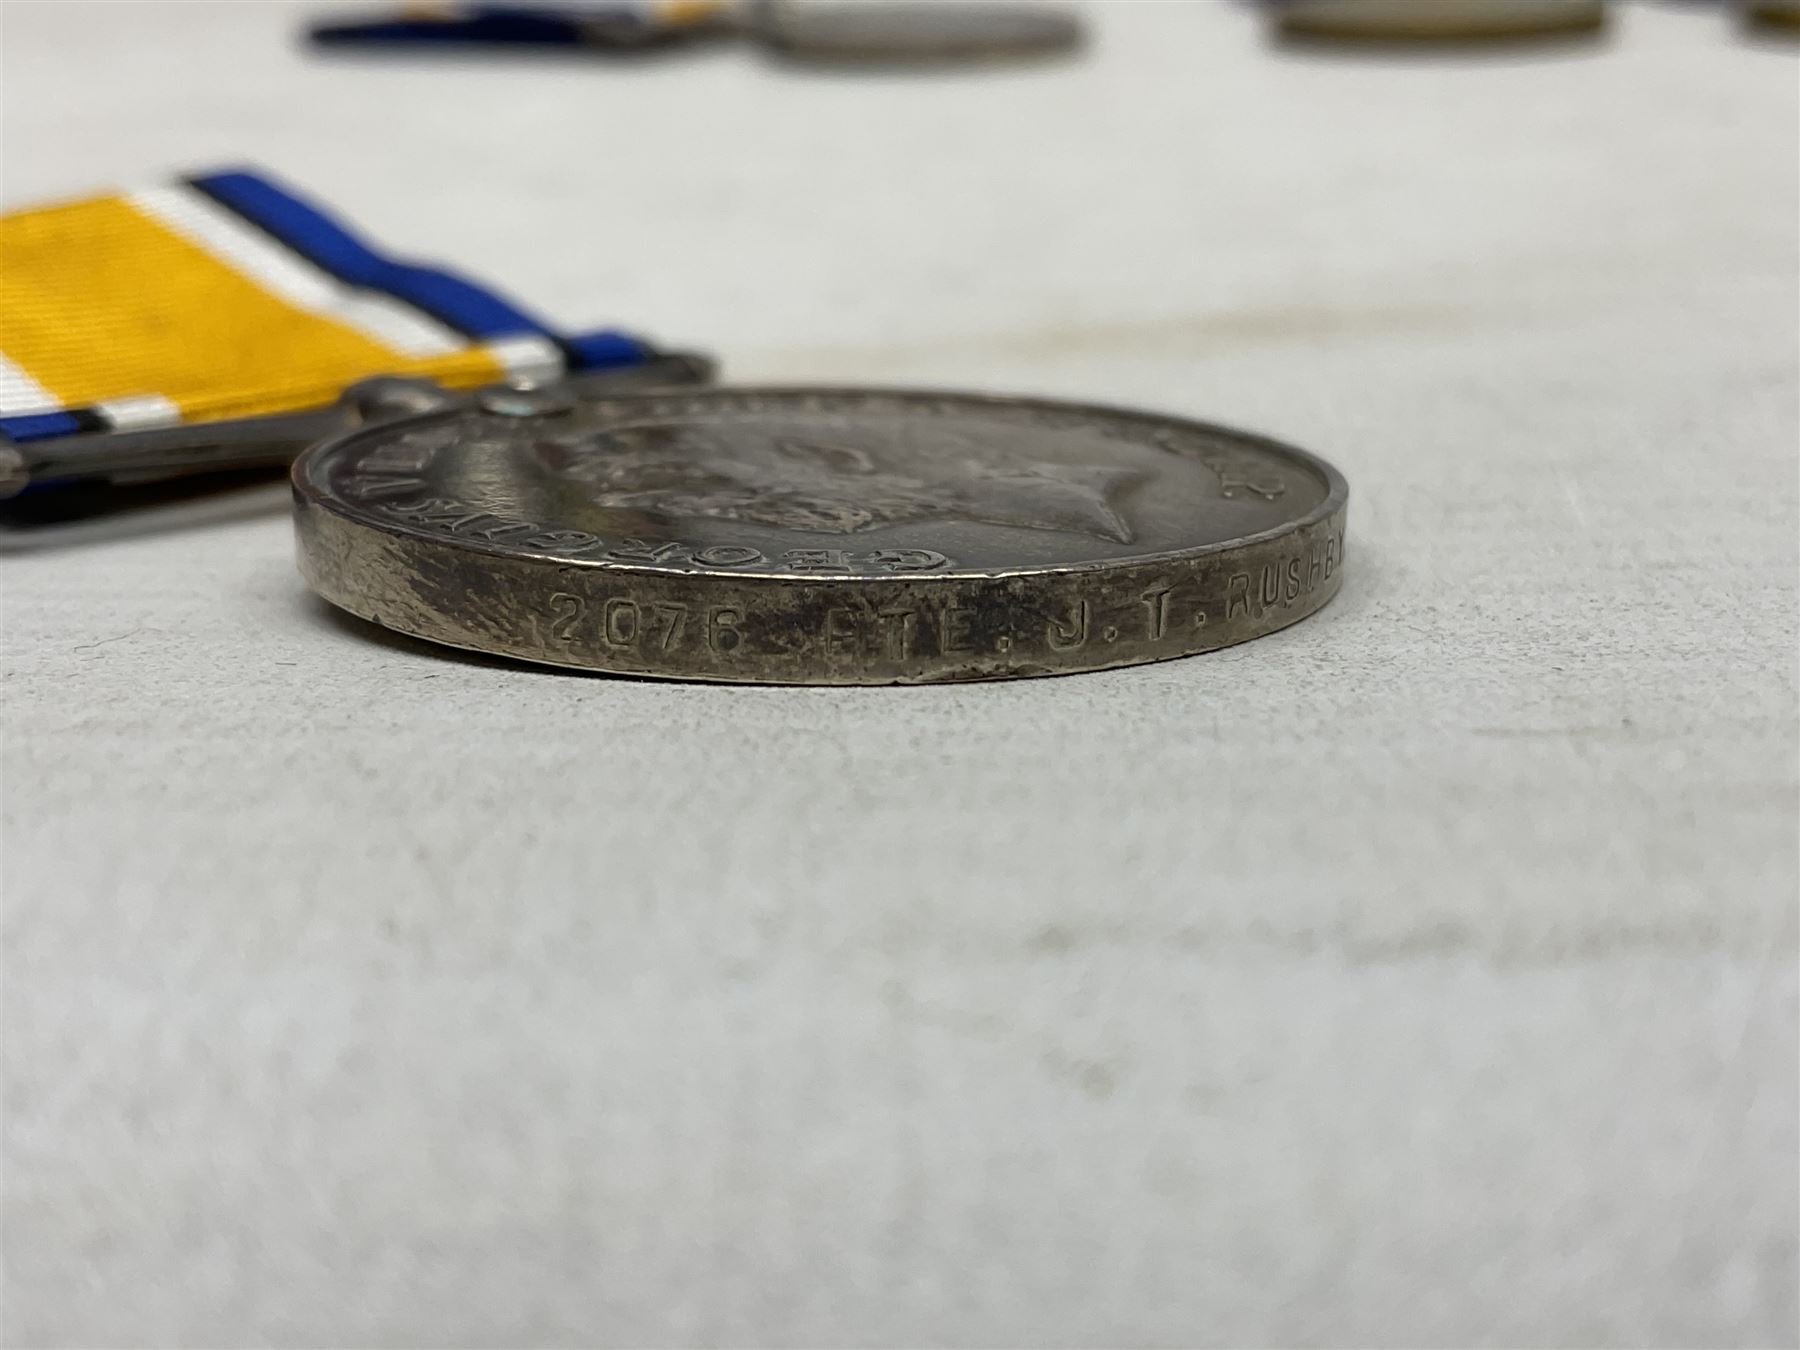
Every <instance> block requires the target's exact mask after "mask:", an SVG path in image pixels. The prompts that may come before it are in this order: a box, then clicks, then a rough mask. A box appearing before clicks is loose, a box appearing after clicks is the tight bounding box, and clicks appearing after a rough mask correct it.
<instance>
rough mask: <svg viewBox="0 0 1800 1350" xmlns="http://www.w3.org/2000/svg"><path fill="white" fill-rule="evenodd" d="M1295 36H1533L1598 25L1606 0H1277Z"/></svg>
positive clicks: (1404, 38)
mask: <svg viewBox="0 0 1800 1350" xmlns="http://www.w3.org/2000/svg"><path fill="white" fill-rule="evenodd" d="M1275 13H1276V17H1277V20H1278V22H1279V23H1280V26H1281V30H1282V31H1283V32H1284V33H1288V34H1292V35H1294V36H1296V37H1320V38H1345V39H1367V40H1370V41H1377V42H1381V41H1395V42H1411V41H1419V42H1429V41H1433V40H1442V41H1450V42H1459V41H1479V40H1484V39H1497V38H1529V37H1541V36H1548V35H1551V34H1556V33H1570V32H1582V31H1586V30H1589V29H1593V28H1598V27H1599V26H1600V25H1601V24H1602V23H1603V22H1604V21H1605V18H1606V7H1605V4H1604V3H1603V0H1278V4H1277V8H1276V11H1275Z"/></svg>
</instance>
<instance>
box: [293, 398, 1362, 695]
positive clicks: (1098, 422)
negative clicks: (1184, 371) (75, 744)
mask: <svg viewBox="0 0 1800 1350" xmlns="http://www.w3.org/2000/svg"><path fill="white" fill-rule="evenodd" d="M293 482H294V498H295V512H296V524H297V527H298V531H299V551H300V567H301V570H302V572H304V574H305V576H306V579H307V581H308V582H309V583H310V584H311V585H312V587H313V589H315V590H316V591H317V592H318V593H319V594H320V595H322V596H323V597H324V598H325V599H327V600H329V601H330V602H331V603H333V604H335V605H338V606H341V607H342V608H344V609H346V610H348V611H350V612H351V613H352V614H356V615H360V616H361V617H363V618H365V619H370V620H373V621H374V622H376V623H378V624H381V625H383V626H385V627H388V628H391V629H394V630H396V631H398V632H401V633H407V634H410V635H412V636H414V637H419V638H424V639H427V640H429V641H432V642H442V643H448V644H449V645H451V646H455V647H463V648H468V649H471V650H474V651H480V652H487V653H492V654H497V655H501V656H509V657H516V658H519V659H522V660H526V661H538V662H546V663H549V664H552V665H559V666H576V667H580V668H582V669H587V670H597V671H611V672H616V673H620V674H628V675H650V676H663V677H668V678H675V679H695V680H729V681H751V682H767V683H783V684H913V683H927V682H933V681H942V680H978V679H997V678H1005V677H1012V676H1025V675H1053V674H1060V673H1064V672H1071V671H1082V670H1098V669H1103V668H1105V667H1109V666H1123V665H1132V664H1135V663H1137V662H1142V661H1159V660H1163V659H1165V658H1168V657H1174V656H1186V655H1189V654H1191V653H1194V652H1203V651H1208V650H1210V649H1212V648H1215V647H1224V646H1227V645H1230V644H1231V643H1236V642H1243V641H1246V640H1248V639H1250V638H1254V637H1260V636H1262V635H1263V634H1265V633H1270V632H1273V631H1275V630H1276V629H1278V628H1284V627H1286V626H1287V625H1288V624H1291V623H1294V622H1295V621H1296V620H1299V619H1302V618H1304V617H1306V616H1307V615H1308V614H1311V613H1312V612H1313V611H1314V610H1316V609H1318V608H1319V607H1320V606H1321V605H1323V604H1324V603H1325V602H1326V601H1327V600H1329V599H1330V598H1331V597H1332V595H1334V594H1335V593H1336V591H1337V589H1338V586H1339V584H1340V583H1341V581H1342V579H1343V564H1344V505H1345V500H1346V493H1347V490H1346V487H1345V484H1344V480H1343V478H1342V477H1341V476H1340V475H1339V474H1338V472H1337V471H1336V470H1335V469H1333V468H1331V466H1330V465H1328V464H1325V463H1323V462H1322V461H1320V460H1318V459H1315V458H1314V457H1313V456H1311V455H1308V454H1306V453H1304V452H1302V451H1299V450H1294V449H1291V448H1289V447H1287V446H1284V445H1281V444H1278V443H1276V442H1274V441H1270V440H1266V439H1264V438H1263V437H1260V436H1253V435H1249V434H1246V433H1244V432H1238V431H1231V430H1228V429H1226V428H1223V427H1216V426H1210V425H1207V424H1205V423H1201V422H1190V421H1184V420H1181V419H1176V418H1169V417H1161V416H1156V415H1153V414H1148V413H1138V412H1127V411H1123V410H1117V409H1110V408H1097V407H1088V406H1084V405H1080V404H1070V403H1059V402H1051V401H1043V400H1035V399H1015V398H1001V397H988V396H980V395H963V394H941V393H926V392H903V391H886V390H863V389H843V388H840V389H832V388H820V389H757V388H745V389H733V388H724V387H722V388H707V389H698V390H695V389H681V390H671V391H669V392H666V393H645V394H634V395H623V396H615V397H594V396H585V397H580V398H577V397H574V396H572V395H569V394H567V393H565V392H563V391H558V390H555V389H550V390H545V391H541V392H539V393H536V394H517V395H515V394H500V395H490V396H486V397H485V398H483V399H482V400H481V401H480V402H479V403H478V404H477V405H476V406H472V407H467V408H462V409H459V410H455V411H447V412H437V413H426V414H423V415H420V416H415V417H407V418H402V419H398V420H395V421H392V422H385V423H380V424H377V425H373V426H369V427H365V428H363V429H361V430H358V431H354V432H351V433H349V434H347V435H344V436H341V437H338V438H337V439H335V440H331V441H326V442H323V443H321V444H320V445H317V446H315V447H314V448H312V449H311V450H309V451H307V452H306V453H305V454H304V455H303V456H301V458H300V459H299V461H298V462H296V464H295V465H294V472H293Z"/></svg>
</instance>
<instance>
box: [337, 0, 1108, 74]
mask: <svg viewBox="0 0 1800 1350" xmlns="http://www.w3.org/2000/svg"><path fill="white" fill-rule="evenodd" d="M309 35H310V37H311V39H312V41H313V42H314V43H315V44H317V45H319V46H324V47H332V48H339V49H356V50H368V51H381V50H390V51H391V50H406V49H425V50H429V49H432V48H447V47H458V48H463V49H475V50H480V49H483V48H487V49H493V50H515V51H516V50H519V49H521V48H533V47H536V48H564V49H568V48H575V49H581V50H585V51H589V52H592V53H594V54H596V55H602V56H630V55H634V54H641V53H646V52H654V51H663V50H667V49H669V48H677V47H685V46H695V45H700V44H703V43H706V42H708V41H713V40H719V39H728V38H736V39H742V40H746V41H749V42H753V43H756V44H758V45H759V46H761V47H763V48H764V49H765V50H767V51H769V52H771V53H774V54H775V55H777V56H779V57H782V58H783V59H786V60H791V61H807V62H823V63H869V64H895V65H912V64H943V63H965V62H982V61H1007V60H1022V59H1029V58H1034V57H1044V56H1055V55H1059V54H1063V53H1066V52H1070V51H1073V50H1075V49H1076V48H1078V47H1079V46H1080V45H1081V40H1082V28H1081V25H1080V23H1079V22H1078V21H1077V20H1076V19H1075V17H1074V16H1073V15H1071V14H1069V13H1067V12H1066V11H1064V10H1062V9H1059V8H1056V7H1054V6H1050V5H1039V4H1017V3H1012V4H989V3H976V2H971V3H962V2H960V0H868V2H867V3H849V2H847V0H640V2H639V3H611V4H598V5H595V4H588V5H581V4H576V5H507V4H499V5H462V4H446V5H428V6H409V7H407V8H404V9H400V10H396V11H392V12H387V13H376V14H372V15H369V16H367V17H363V18H359V19H352V20H347V21H339V20H333V21H330V22H322V23H318V24H315V25H314V26H313V27H312V28H311V29H310V30H309Z"/></svg>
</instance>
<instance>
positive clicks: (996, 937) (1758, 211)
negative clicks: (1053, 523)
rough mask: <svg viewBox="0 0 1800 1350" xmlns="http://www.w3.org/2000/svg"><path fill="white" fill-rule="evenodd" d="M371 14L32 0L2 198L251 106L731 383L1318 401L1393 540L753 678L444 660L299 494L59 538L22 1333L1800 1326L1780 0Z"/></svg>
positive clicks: (37, 602)
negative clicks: (1045, 38)
mask: <svg viewBox="0 0 1800 1350" xmlns="http://www.w3.org/2000/svg"><path fill="white" fill-rule="evenodd" d="M307 12H309V11H308V10H307V9H306V8H305V7H302V6H293V5H289V4H285V3H233V4H225V3H212V4H188V5H164V4H149V3H142V4H31V3H16V2H15V3H8V4H6V5H5V6H4V12H3V13H0V44H3V58H0V59H3V63H4V64H3V67H0V75H3V79H4V84H3V94H0V99H3V104H0V111H3V113H4V118H3V123H0V138H3V139H0V175H3V188H4V194H5V199H6V202H7V203H8V204H9V205H21V204H25V203H27V202H30V201H33V200H38V199H45V198H49V197H53V196H57V195H66V194H74V193H77V192H81V191H85V190H88V189H90V188H104V187H107V186H110V185H113V184H120V183H137V182H143V181H147V180H150V179H153V178H155V177H157V176H159V175H161V174H164V173H167V172H171V171H175V170H182V169H189V170H191V169H197V168H203V167H209V166H214V165H219V164H222V163H231V162H236V161H243V160H253V161H255V162H258V163H260V164H262V165H265V166H267V167H269V168H271V169H273V170H275V171H277V172H278V173H280V174H283V175H284V176H286V177H288V178H289V179H290V180H292V181H293V182H295V183H296V184H298V185H301V186H302V187H304V188H306V189H308V190H310V191H312V192H314V193H316V194H318V195H319V196H321V197H322V198H323V199H325V200H327V201H329V202H332V203H334V204H336V205H337V206H338V207H340V208H341V209H342V210H343V211H344V212H345V213H346V214H347V215H348V216H349V217H350V218H352V219H353V220H355V221H357V222H358V223H359V224H360V225H362V226H363V227H365V228H366V229H367V230H368V231H369V232H370V233H371V234H372V235H373V236H374V237H376V238H377V239H379V240H381V241H382V242H384V243H386V244H388V245H389V246H391V247H395V248H403V249H405V250H408V251H412V252H415V253H422V254H425V255H427V256H433V257H437V258H441V259H444V260H447V261H449V262H452V263H453V264H455V265H459V266H461V267H464V268H466V269H467V270H469V271H470V272H472V273H474V274H476V275H480V276H485V277H489V278H492V279H494V280H496V281H499V282H501V283H503V284H504V285H505V286H506V287H507V288H509V289H510V290H511V291H512V292H513V293H515V294H516V295H517V296H518V297H520V298H521V299H522V300H523V301H525V302H527V303H529V304H531V305H534V306H536V307H537V308H539V309H540V310H542V311H544V312H546V313H548V314H550V315H551V316H553V317H554V318H555V319H557V320H558V321H559V322H562V323H564V324H567V325H569V326H571V327H574V326H581V325H593V324H597V323H600V322H605V321H617V322H621V323H625V324H628V325H630V326H634V327H637V328H639V329H642V330H644V331H647V332H650V333H652V334H654V335H656V336H657V337H659V338H661V339H663V340H665V341H668V342H671V343H677V344H681V343H688V344H697V345H702V346H708V347H711V348H713V349H715V350H717V351H719V352H720V353H721V354H722V355H723V356H724V357H725V358H726V360H727V363H728V368H729V373H730V374H731V375H732V376H734V377H736V378H739V379H783V380H787V379H807V378H815V377H816V378H819V379H822V380H835V381H867V382H885V383H900V384H926V385H944V386H951V387H976V388H987V389H1010V390H1019V391H1027V392H1034V393H1044V394H1051V395H1064V396H1069V397H1074V398H1079V399H1083V400H1092V401H1109V402H1117V403H1124V404H1134V405H1142V406H1147V407H1151V408H1165V409H1168V410H1170V411H1172V412H1175V413H1185V414H1194V415H1199V416H1203V417H1207V418H1211V419H1215V420H1220V421H1225V422H1232V423H1237V424H1241V425H1246V426H1249V427H1253V428H1257V429H1260V430H1263V431H1267V432H1269V433H1272V434H1275V435H1277V436H1280V437H1283V438H1285V439H1289V440H1292V441H1294V442H1296V443H1299V444H1303V445H1306V446H1308V447H1310V448H1313V449H1315V450H1317V451H1318V452H1320V453H1321V454H1324V455H1325V456H1327V457H1328V458H1330V459H1331V460H1333V461H1334V462H1335V463H1336V464H1337V465H1338V466H1339V467H1341V468H1342V469H1343V470H1344V471H1345V473H1346V474H1347V475H1348V477H1349V479H1350V483H1351V517H1350V521H1351V529H1350V537H1351V547H1350V550H1349V571H1348V572H1347V584H1346V589H1345V591H1344V593H1343V594H1342V596H1341V597H1340V598H1339V599H1338V600H1336V601H1335V602H1334V603H1333V604H1332V605H1331V606H1330V607H1329V608H1328V609H1327V610H1325V611H1324V612H1323V613H1321V614H1320V615H1318V616H1317V617H1315V618H1313V619H1311V620H1309V621H1307V622H1305V623H1303V624H1301V625H1299V626H1297V627H1295V628H1293V629H1291V630H1289V631H1287V632H1284V633H1281V634H1279V635H1276V636H1274V637H1271V638H1268V639H1265V640H1262V641H1259V642H1255V643H1251V644H1249V645H1246V646H1243V647H1239V648H1236V649H1233V650H1230V651H1225V652H1221V653H1217V654H1214V655H1210V656H1205V657H1199V658H1195V659H1190V660H1184V661H1177V662H1172V663H1166V664H1161V665H1156V666H1151V667H1144V668H1139V669H1135V670H1126V671H1120V672H1116V673H1109V674H1101V675H1091V676H1078V677H1071V678H1064V679H1053V680H1035V681H1024V682H1018V683H1009V684H994V685H980V686H966V687H959V688H932V689H891V690H884V689H875V690H808V689H755V688H713V687H705V686H699V685H680V684H661V683H653V682H631V681H622V680H609V679H604V678H587V677H582V676H577V675H568V674H559V673H555V672H543V671H535V670H529V669H523V668H515V667H510V666H505V665H502V664H499V663H487V662H481V661H478V660H472V659H466V658H459V657H457V656H455V655H439V654H436V653H434V652H433V651H431V650H429V649H426V648H424V647H422V646H417V645H412V644H407V643H402V642H399V641H382V640H379V639H378V638H377V637H375V636H373V635H372V630H368V629H365V628H362V627H360V626H356V625H352V624H349V623H346V622H340V621H336V620H334V619H333V618H332V617H331V616H330V614H329V613H328V612H327V611H326V610H325V609H324V608H323V607H322V606H321V605H319V604H317V603H315V602H314V601H312V600H311V599H310V598H309V597H308V595H307V594H306V592H305V591H304V589H303V587H302V585H301V582H300V580H299V578H298V576H297V574H296V572H295V570H294V567H293V564H292V561H291V545H290V541H289V527H288V523H287V521H286V519H285V516H284V514H283V512H282V510H281V508H280V507H279V505H276V506H273V507H271V508H270V509H268V510H265V511H262V512H260V513H257V514H254V515H252V516H250V517H248V518H240V519H238V520H236V521H231V522H226V523H222V524H214V525H210V526H201V527H195V528H191V529H185V530H168V531H165V532H162V533H157V534H153V535H148V536H144V537H138V538H132V539H123V540H116V541H112V542H97V543H89V544H85V545H82V546H79V547H68V548H64V549H60V550H54V551H41V552H35V553H32V554H29V555H18V556H12V557H8V558H5V559H4V560H0V584H3V585H4V646H5V668H6V669H5V685H4V689H5V694H4V700H3V709H4V718H5V723H4V734H5V739H4V813H5V814H4V874H3V892H0V895H3V900H4V906H3V918H4V943H3V946H0V961H3V974H4V986H3V989H4V1009H3V1011H4V1089H5V1091H4V1100H3V1108H4V1123H5V1152H4V1159H3V1161H4V1168H3V1171H0V1185H3V1198H4V1231H3V1237H4V1246H3V1254H4V1288H3V1291H0V1292H3V1294H4V1303H3V1308H4V1311H3V1314H0V1315H3V1317H4V1334H5V1339H6V1340H7V1342H8V1343H9V1344H14V1345H21V1346H23V1345H49V1344H68V1345H94V1344H139V1343H144V1344H153V1343H154V1344H191V1345H200V1344H217V1345H245V1344H282V1345H304V1344H362V1345H373V1344H383V1345H385V1344H394V1345H402V1344H405V1345H424V1344H458V1345H461V1344H470V1345H477V1344H479V1345H523V1344H551V1343H558V1344H606V1345H628V1344H680V1343H709V1344H712V1343H717V1344H753V1343H754V1344H908V1343H929V1344H947V1345H984V1344H1005V1345H1076V1344H1109V1345H1110V1344H1168V1345H1181V1344H1245V1343H1292V1344H1321V1345H1322V1344H1376V1343H1385V1344H1412V1345H1432V1344H1438V1345H1476V1344H1491V1345H1524V1344H1545V1345H1549V1344H1608V1345H1633V1346H1639V1345H1653V1344H1654V1345H1752V1344H1765V1345H1766V1344H1792V1343H1794V1341H1795V1339H1796V1337H1797V1336H1800V1330H1797V1328H1796V1318H1797V1313H1796V1274H1795V1270H1796V1251H1797V1247H1796V1230H1797V1227H1800V1220H1797V1214H1796V1209H1797V1204H1800V1201H1797V1199H1796V1196H1797V1194H1800V1178H1797V1176H1796V1150H1797V1141H1796V1097H1797V1092H1800V1088H1797V1084H1796V1076H1797V1070H1796V1057H1797V1047H1796V947H1797V936H1796V928H1797V925H1796V907H1795V900H1796V885H1797V878H1796V845H1797V838H1796V835H1797V828H1800V827H1797V825H1796V803H1797V798H1800V793H1797V786H1796V780H1797V766H1796V737H1797V734H1800V725H1797V717H1796V693H1795V675H1796V668H1795V656H1796V646H1795V644H1796V568H1797V563H1800V559H1797V556H1796V553H1797V549H1796V518H1797V511H1796V496H1797V494H1796V486H1797V483H1796V433H1797V430H1800V402H1797V400H1800V393H1797V389H1800V376H1797V364H1800V317H1797V310H1796V305H1797V295H1800V291H1797V287H1800V77H1797V75H1796V64H1795V54H1794V50H1793V47H1792V45H1790V46H1789V47H1788V48H1786V49H1783V48H1782V47H1781V46H1780V45H1779V44H1776V43H1772V42H1757V41H1750V40H1748V39H1746V38H1745V37H1744V36H1742V35H1741V34H1740V33H1739V32H1738V31H1737V30H1736V29H1735V28H1734V26H1733V25H1732V23H1731V22H1730V21H1729V20H1728V19H1727V18H1726V16H1725V15H1724V14H1723V13H1721V12H1720V10H1719V9H1717V8H1715V7H1712V6H1708V5H1699V4H1694V5H1668V6H1652V5H1641V6H1639V5H1633V6H1629V7H1626V8H1624V9H1622V10H1621V11H1620V12H1619V13H1618V14H1617V15H1616V22H1615V24H1614V32H1613V35H1612V37H1611V39H1610V41H1608V42H1606V43H1604V44H1602V45H1599V46H1579V47H1576V48H1571V49H1566V50H1564V49H1556V48H1543V49H1532V50H1520V51H1515V52H1510V53H1506V54H1502V55H1490V56H1478V57H1465V58H1445V59H1425V58H1412V59H1403V58H1396V57H1390V56H1387V55H1381V54H1358V55H1335V54H1331V53H1327V52H1322V51H1286V50H1280V49H1274V48H1271V47H1269V46H1267V45H1266V44H1265V42H1264V40H1263V36H1262V33H1261V29H1260V21H1259V16H1258V15H1257V14H1256V12H1255V11H1254V10H1253V9H1252V8H1251V7H1249V6H1244V5H1237V4H1228V3H1152V2H1149V0H1102V2H1100V3H1093V4H1090V5H1089V6H1088V9H1087V13H1088V15H1089V17H1090V18H1091V20H1092V21H1093V24H1094V26H1095V30H1096V42H1095V45H1094V48H1093V50H1092V51H1091V52H1090V53H1089V54H1088V55H1087V57H1086V58H1085V59H1083V60H1081V61H1078V62H1074V63H1067V64H1056V65H1047V66H1038V67H1027V68H1018V69H1010V70H1004V71H995V72H983V73H957V74H937V75H931V76H910V77H908V76H901V75H878V74H856V73H818V72H807V71H796V70H788V69H783V68H781V67H779V66H777V65H774V64H772V63H770V62H769V61H767V60H765V59H761V58H759V57H758V56H757V55H756V54H754V53H753V52H749V51H745V50H742V49H737V50H726V49H722V50H719V51H717V52H712V53H708V54H704V55H699V56H695V57H691V58H680V59H668V60H663V61H655V62H651V63H648V64H643V65H631V66H624V65H620V66H604V65H598V64H592V63H585V62H582V61H578V60H566V61H551V62H548V63H544V64H537V63H532V62H529V61H526V60H506V61H499V62H494V63H481V62H472V61H459V62H446V63H432V62H427V61H423V60H411V61H396V62H391V63H390V62H381V61H376V60H349V59H337V60H330V61H327V60H322V59H316V58H313V57H311V56H309V55H308V54H307V53H306V52H305V51H304V50H303V49H302V48H300V47H299V46H298V44H297V43H296V42H295V41H294V40H293V35H294V33H295V31H296V27H297V25H298V23H299V21H300V20H301V18H302V17H303V15H304V14H306V13H307Z"/></svg>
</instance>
